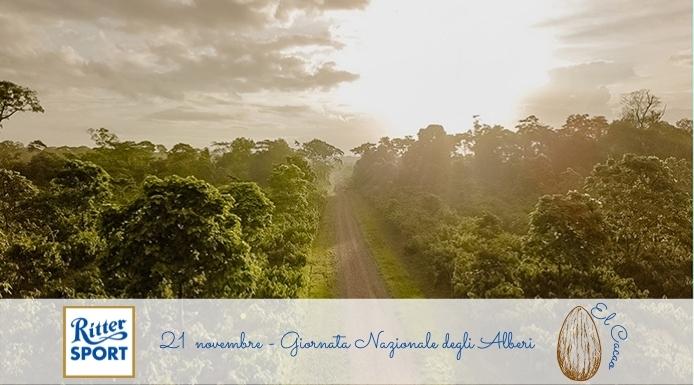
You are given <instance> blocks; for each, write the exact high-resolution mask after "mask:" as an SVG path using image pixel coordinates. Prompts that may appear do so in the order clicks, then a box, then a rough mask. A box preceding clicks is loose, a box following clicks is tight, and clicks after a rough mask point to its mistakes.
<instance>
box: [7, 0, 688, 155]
mask: <svg viewBox="0 0 694 385" xmlns="http://www.w3.org/2000/svg"><path fill="white" fill-rule="evenodd" d="M0 41H2V42H3V43H2V44H0V80H9V81H12V82H15V83H18V84H21V85H25V86H28V87H30V88H32V89H35V90H36V91H37V92H38V94H39V98H40V100H41V103H42V105H43V107H44V108H45V110H46V112H45V113H44V114H32V113H24V114H17V115H15V116H13V117H12V118H11V119H10V120H8V121H6V122H3V123H4V124H3V125H4V127H3V128H2V129H0V140H16V141H21V142H24V143H28V142H30V141H32V140H35V139H40V140H42V141H43V142H44V143H46V144H47V145H49V146H60V145H73V146H74V145H84V144H90V138H89V135H88V133H87V129H89V128H99V127H105V128H108V129H109V130H111V131H113V132H114V133H116V134H117V135H118V136H119V137H120V138H121V139H123V140H135V141H140V140H150V141H153V142H155V143H161V144H164V145H166V146H169V147H170V146H172V145H174V144H176V143H179V142H184V143H190V144H193V145H195V146H200V147H202V146H208V145H210V144H211V143H212V142H216V141H230V140H232V139H233V138H236V137H240V136H244V137H248V138H252V139H265V138H279V137H282V138H285V139H286V140H287V141H289V142H290V143H293V142H294V141H301V142H304V141H308V140H310V139H313V138H319V139H322V140H325V141H328V142H330V143H332V144H334V145H336V146H338V147H340V148H342V149H344V150H349V149H350V148H352V147H356V146H358V145H359V144H361V143H364V142H366V141H375V140H377V139H378V138H379V137H381V136H391V137H392V136H404V135H415V134H416V133H417V131H418V130H419V129H420V128H423V127H426V126H427V125H428V124H442V125H443V126H444V127H445V128H446V130H447V131H449V132H462V131H465V130H468V129H469V128H470V127H471V126H472V121H473V116H475V115H478V116H479V118H480V119H481V121H482V122H484V123H489V124H497V123H498V124H502V125H504V126H505V127H507V128H510V129H512V128H513V127H514V126H515V124H516V122H517V121H518V120H519V119H521V118H523V117H525V116H528V115H530V114H534V115H536V116H538V117H539V118H540V119H541V120H542V121H544V122H546V123H548V124H551V125H553V126H555V127H559V126H561V125H562V124H563V122H564V121H565V120H566V117H567V116H568V115H570V114H574V113H587V114H591V115H604V116H606V117H608V118H610V119H612V118H616V117H617V116H618V114H619V101H620V98H621V96H622V95H623V94H624V93H626V92H630V91H633V90H637V89H642V88H647V89H650V90H652V91H653V92H654V93H655V94H656V95H658V96H660V97H661V98H662V100H663V102H664V103H665V104H666V105H667V113H666V115H665V118H666V119H667V120H669V121H672V122H674V121H676V120H678V119H680V118H683V117H691V112H692V96H691V92H692V51H691V47H692V3H691V1H689V0H648V1H644V0H625V1H621V0H577V1H572V0H563V1H552V0H505V1H502V0H465V1H463V0H451V1H446V0H434V1H431V0H430V1H425V0H419V1H408V0H376V1H372V2H369V1H367V0H332V1H330V0H313V1H312V0H286V1H277V0H259V1H221V0H219V1H212V0H207V1H205V0H197V1H196V0H172V1H159V0H150V1H139V0H118V1H116V0H111V1H104V0H59V1H43V0H22V1H19V0H0Z"/></svg>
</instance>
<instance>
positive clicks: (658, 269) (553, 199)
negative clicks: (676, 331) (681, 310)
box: [352, 90, 692, 298]
mask: <svg viewBox="0 0 694 385" xmlns="http://www.w3.org/2000/svg"><path fill="white" fill-rule="evenodd" d="M663 111H664V109H663V107H662V103H661V102H660V100H659V99H658V98H657V97H655V96H653V95H652V94H651V93H650V92H649V91H645V90H641V91H636V92H634V93H631V94H628V95H626V96H625V98H624V100H623V114H622V117H621V118H620V119H617V120H614V121H612V122H608V121H607V120H606V119H605V118H604V117H601V116H589V115H585V114H583V115H571V116H569V117H568V118H567V120H566V123H565V124H564V125H563V126H562V127H560V128H553V127H550V126H548V125H546V124H544V123H542V122H541V121H540V120H539V119H538V118H537V117H535V116H529V117H527V118H525V119H523V120H521V121H519V123H518V125H517V126H516V127H515V130H513V131H512V130H508V129H505V128H503V127H501V126H492V125H487V124H483V123H481V122H480V121H478V120H476V121H475V122H474V126H473V128H472V129H471V130H469V131H466V132H463V133H457V134H449V133H447V132H446V131H445V130H444V128H443V127H441V126H439V125H430V126H428V127H426V128H423V129H421V130H420V131H419V133H418V134H417V136H416V137H405V138H387V137H385V138H382V139H381V140H380V141H379V142H378V143H366V144H363V145H361V146H359V147H357V148H354V149H352V152H353V153H355V154H358V155H360V159H359V160H358V161H357V163H356V165H355V169H354V176H353V183H352V188H353V189H355V190H357V191H358V192H360V193H361V194H362V195H363V196H364V197H365V198H366V199H368V200H369V201H370V202H371V203H372V205H373V206H375V207H376V208H377V209H378V211H379V212H380V213H381V214H382V215H383V217H385V218H386V220H387V221H388V223H389V225H390V226H392V227H393V228H394V229H396V231H397V233H398V234H399V236H400V237H401V238H402V240H403V242H405V243H406V247H405V250H406V252H407V254H408V255H409V257H410V258H414V259H415V260H418V261H420V262H421V263H420V264H421V266H422V267H423V268H424V269H426V270H427V271H428V274H429V275H430V277H431V280H433V281H434V282H435V283H436V285H438V287H441V288H443V289H444V291H445V292H448V293H449V295H450V296H455V297H467V298H494V297H511V298H513V297H559V298H567V297H589V298H599V297H611V298H614V297H620V298H636V297H662V296H667V297H691V295H692V291H691V290H692V251H691V250H692V243H691V242H692V237H691V234H692V195H691V191H692V167H691V156H692V153H691V151H692V137H691V132H692V131H691V125H692V123H691V120H688V119H683V120H680V121H678V122H677V123H676V124H675V125H672V124H670V123H668V122H666V121H663V120H662V116H663Z"/></svg>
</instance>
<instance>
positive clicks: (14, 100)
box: [0, 80, 44, 128]
mask: <svg viewBox="0 0 694 385" xmlns="http://www.w3.org/2000/svg"><path fill="white" fill-rule="evenodd" d="M22 111H31V112H44V110H43V107H41V104H40V103H39V98H38V97H37V96H36V91H34V90H31V89H29V88H27V87H23V86H20V85H17V84H14V83H12V82H9V81H6V80H0V128H2V122H3V120H7V119H9V118H10V117H11V116H12V115H14V114H16V113H17V112H22Z"/></svg>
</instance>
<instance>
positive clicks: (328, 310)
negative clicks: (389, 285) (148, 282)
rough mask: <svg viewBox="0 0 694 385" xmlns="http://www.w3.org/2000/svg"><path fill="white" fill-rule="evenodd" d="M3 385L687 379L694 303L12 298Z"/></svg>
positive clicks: (0, 350) (1, 349)
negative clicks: (693, 304) (114, 382)
mask: <svg viewBox="0 0 694 385" xmlns="http://www.w3.org/2000/svg"><path fill="white" fill-rule="evenodd" d="M0 325H2V328H1V329H0V341H1V343H0V373H3V376H2V377H0V383H2V384H58V383H65V382H69V383H83V382H84V383H94V382H101V381H105V382H108V383H113V381H114V380H113V379H114V378H115V379H117V380H116V381H117V382H118V383H145V384H158V383H256V384H275V383H289V384H424V383H427V384H428V383H438V384H458V383H465V384H473V383H474V384H556V383H574V382H577V381H589V382H590V383H594V384H614V383H630V384H685V383H691V379H692V344H691V341H692V302H691V300H608V299H606V300H540V299H527V300H436V299H427V300H376V299H373V300H371V299H362V300H3V301H0Z"/></svg>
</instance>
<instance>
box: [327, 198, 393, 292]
mask: <svg viewBox="0 0 694 385" xmlns="http://www.w3.org/2000/svg"><path fill="white" fill-rule="evenodd" d="M334 210H335V240H336V242H337V247H336V254H337V289H338V296H339V298H388V297H389V295H388V291H387V290H386V285H385V283H384V282H383V279H382V278H381V275H380V274H379V272H378V266H377V265H376V261H375V260H374V258H373V256H372V255H371V252H370V251H369V248H368V247H367V245H366V241H365V240H364V235H363V234H362V232H361V229H360V228H359V223H358V222H357V218H356V217H355V216H354V211H353V210H352V204H351V202H350V199H349V196H348V195H347V193H345V192H344V191H338V192H337V196H336V199H335V207H334Z"/></svg>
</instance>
